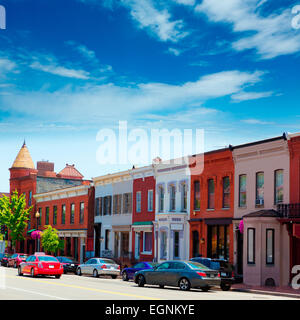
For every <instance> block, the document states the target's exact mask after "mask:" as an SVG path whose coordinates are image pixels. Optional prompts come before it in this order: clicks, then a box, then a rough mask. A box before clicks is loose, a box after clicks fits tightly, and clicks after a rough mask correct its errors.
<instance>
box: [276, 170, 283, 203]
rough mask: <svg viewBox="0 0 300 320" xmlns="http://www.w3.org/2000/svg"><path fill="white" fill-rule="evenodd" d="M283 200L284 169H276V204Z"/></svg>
mask: <svg viewBox="0 0 300 320" xmlns="http://www.w3.org/2000/svg"><path fill="white" fill-rule="evenodd" d="M281 202H283V170H276V171H275V204H277V203H281Z"/></svg>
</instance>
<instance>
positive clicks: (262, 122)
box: [241, 119, 274, 125]
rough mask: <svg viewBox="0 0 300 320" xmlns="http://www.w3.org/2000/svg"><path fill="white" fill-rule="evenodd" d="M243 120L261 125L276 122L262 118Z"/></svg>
mask: <svg viewBox="0 0 300 320" xmlns="http://www.w3.org/2000/svg"><path fill="white" fill-rule="evenodd" d="M241 122H244V123H247V124H260V125H268V124H270V125H271V124H272V125H273V124H274V122H270V121H262V120H258V119H245V120H241Z"/></svg>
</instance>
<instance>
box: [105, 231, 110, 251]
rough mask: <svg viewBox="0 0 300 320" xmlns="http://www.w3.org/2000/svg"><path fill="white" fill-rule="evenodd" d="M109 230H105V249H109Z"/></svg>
mask: <svg viewBox="0 0 300 320" xmlns="http://www.w3.org/2000/svg"><path fill="white" fill-rule="evenodd" d="M109 238H110V230H108V229H107V230H105V250H109Z"/></svg>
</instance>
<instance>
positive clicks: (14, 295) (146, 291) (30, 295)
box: [0, 267, 298, 300]
mask: <svg viewBox="0 0 300 320" xmlns="http://www.w3.org/2000/svg"><path fill="white" fill-rule="evenodd" d="M0 281H1V283H0V300H294V299H292V298H286V297H280V296H271V295H263V294H255V293H244V292H235V291H227V292H224V291H221V290H219V289H213V290H211V291H210V292H202V291H201V290H195V289H193V290H191V291H189V292H182V291H180V290H179V289H177V288H171V287H166V288H165V289H160V288H158V287H157V286H151V287H150V286H145V287H144V288H139V287H138V286H137V285H136V284H135V283H134V282H132V281H130V282H123V281H122V280H121V279H116V280H113V279H111V278H93V277H88V276H81V277H79V276H76V275H73V274H67V275H62V277H61V278H60V279H55V278H53V277H48V278H43V277H38V278H31V277H30V276H27V275H26V276H22V277H19V276H18V274H17V269H14V268H5V267H0ZM295 300H298V299H295Z"/></svg>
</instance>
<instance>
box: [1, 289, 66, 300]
mask: <svg viewBox="0 0 300 320" xmlns="http://www.w3.org/2000/svg"><path fill="white" fill-rule="evenodd" d="M6 288H8V289H12V290H17V291H23V292H27V293H32V294H37V295H40V296H45V297H48V298H52V299H59V300H68V299H65V298H62V297H58V296H51V295H49V294H45V293H40V292H37V291H31V290H25V289H20V288H15V287H9V286H6Z"/></svg>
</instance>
